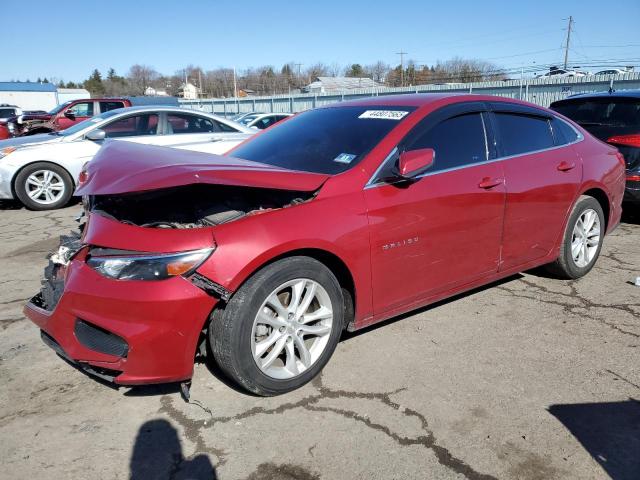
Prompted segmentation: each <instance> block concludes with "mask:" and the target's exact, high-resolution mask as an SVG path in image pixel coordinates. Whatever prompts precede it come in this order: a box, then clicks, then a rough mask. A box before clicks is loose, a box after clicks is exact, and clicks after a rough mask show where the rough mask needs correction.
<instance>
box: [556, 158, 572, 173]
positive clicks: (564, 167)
mask: <svg viewBox="0 0 640 480" xmlns="http://www.w3.org/2000/svg"><path fill="white" fill-rule="evenodd" d="M556 168H557V169H558V170H560V171H561V172H568V171H569V170H573V169H574V168H576V164H575V163H573V162H572V163H568V162H564V161H563V162H560V163H559V164H558V166H557V167H556Z"/></svg>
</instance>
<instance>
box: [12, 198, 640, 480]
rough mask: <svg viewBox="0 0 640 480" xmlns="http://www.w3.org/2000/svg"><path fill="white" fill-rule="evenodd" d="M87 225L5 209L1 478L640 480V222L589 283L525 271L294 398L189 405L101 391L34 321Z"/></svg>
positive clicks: (352, 355)
mask: <svg viewBox="0 0 640 480" xmlns="http://www.w3.org/2000/svg"><path fill="white" fill-rule="evenodd" d="M78 211H79V207H78V206H73V207H69V208H66V209H64V210H59V211H54V212H28V211H26V210H24V209H19V208H14V207H12V206H10V205H6V204H2V205H0V239H1V241H0V258H1V262H0V285H2V288H1V290H0V381H1V383H0V385H1V388H0V439H1V440H0V460H1V465H2V468H1V469H0V478H11V479H31V478H65V479H67V478H69V479H75V478H78V479H84V478H96V479H124V478H129V477H131V478H134V479H147V478H175V479H184V478H218V479H254V480H255V479H272V478H273V479H287V480H290V479H304V480H310V479H317V478H322V479H356V478H357V479H391V478H393V479H413V478H421V479H454V478H455V479H464V478H467V479H471V480H475V479H491V478H500V479H524V480H535V479H541V480H542V479H596V478H598V479H599V478H613V479H616V480H631V479H636V480H637V479H638V478H640V287H636V286H634V285H633V284H632V281H633V279H634V278H635V277H636V276H640V241H639V240H640V215H638V216H636V217H635V218H633V217H627V218H626V223H623V224H622V225H621V226H620V227H619V228H618V229H617V230H616V231H615V232H614V234H613V235H611V236H610V237H608V238H607V239H606V241H605V245H604V249H603V252H602V256H601V258H600V260H599V262H598V264H597V265H596V267H595V269H594V270H593V271H592V272H591V273H590V274H589V275H588V276H587V277H585V278H584V279H582V280H579V281H560V280H554V279H550V278H546V277H544V276H541V275H540V274H536V273H525V274H523V275H519V276H515V277H511V278H509V279H507V280H506V281H503V282H500V283H499V284H494V285H491V286H489V287H487V288H483V289H480V290H477V291H474V292H472V293H471V294H467V295H463V296H461V297H458V298H455V299H453V300H450V301H447V302H442V303H439V304H437V305H435V306H432V307H430V308H427V309H423V310H420V311H417V312H414V313H412V314H410V315H406V316H404V317H403V318H402V319H399V320H395V321H391V322H386V323H385V324H383V325H381V326H378V327H375V328H372V329H368V330H367V331H365V332H362V333H359V334H356V335H351V336H348V337H346V338H345V339H344V340H343V341H342V342H341V343H340V345H339V346H338V348H337V351H336V353H335V355H334V357H333V359H332V360H331V361H330V362H329V365H328V366H327V367H326V368H325V370H324V372H323V373H322V375H321V376H320V377H319V378H318V379H316V381H314V382H313V384H311V385H308V386H306V387H305V388H303V389H301V390H298V391H296V392H293V393H291V394H288V395H285V396H282V397H277V398H268V399H264V398H258V397H253V396H249V395H246V394H244V393H241V392H238V391H236V390H234V389H233V388H231V387H230V386H229V385H227V384H225V383H224V381H223V380H221V379H220V377H219V376H216V375H214V374H212V372H211V371H210V368H209V366H208V365H206V364H199V365H197V366H196V369H195V375H194V379H193V386H192V390H191V394H192V403H190V404H188V403H186V402H184V401H183V400H182V399H181V396H180V394H179V392H178V390H177V388H176V386H174V385H169V386H156V387H145V388H138V389H128V388H121V389H120V390H115V389H112V388H110V387H108V386H106V385H104V384H102V383H99V382H97V381H96V380H94V379H92V378H90V377H88V376H86V375H85V374H83V373H81V372H79V371H77V370H75V369H74V368H72V367H71V366H69V365H67V364H66V363H65V362H63V361H62V360H61V359H59V358H58V357H56V355H55V354H54V353H53V351H51V350H50V349H49V348H47V347H46V346H45V345H44V344H42V343H41V341H40V338H39V333H38V331H37V329H36V327H35V326H34V325H32V324H31V323H30V322H29V321H27V320H26V319H25V318H24V316H23V314H22V306H23V304H24V302H25V301H26V300H27V299H28V298H29V297H30V296H32V295H33V294H34V293H35V292H37V290H38V288H39V279H40V277H41V274H42V269H43V267H44V266H45V263H46V261H45V259H44V256H45V254H46V253H47V252H48V251H50V250H52V249H54V248H55V247H56V246H57V237H58V235H60V234H64V233H67V232H68V231H69V229H70V228H73V226H74V225H75V222H74V221H73V217H74V216H75V215H76V213H77V212H78ZM213 373H215V372H213Z"/></svg>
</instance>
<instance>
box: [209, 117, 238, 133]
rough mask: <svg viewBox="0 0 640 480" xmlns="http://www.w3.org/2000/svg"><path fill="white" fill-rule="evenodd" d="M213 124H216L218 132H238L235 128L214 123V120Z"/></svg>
mask: <svg viewBox="0 0 640 480" xmlns="http://www.w3.org/2000/svg"><path fill="white" fill-rule="evenodd" d="M214 123H215V124H216V126H217V127H218V131H220V132H237V131H238V130H236V129H235V128H233V127H230V126H229V125H227V124H226V123H222V122H216V121H215V120H214Z"/></svg>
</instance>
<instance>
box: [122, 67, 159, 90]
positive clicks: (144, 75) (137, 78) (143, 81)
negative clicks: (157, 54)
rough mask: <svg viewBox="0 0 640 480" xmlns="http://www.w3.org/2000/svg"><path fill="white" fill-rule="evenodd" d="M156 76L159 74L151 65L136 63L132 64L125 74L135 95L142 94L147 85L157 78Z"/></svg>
mask: <svg viewBox="0 0 640 480" xmlns="http://www.w3.org/2000/svg"><path fill="white" fill-rule="evenodd" d="M158 77H159V74H158V72H156V71H155V70H154V68H153V67H149V66H147V65H138V64H136V65H133V66H132V67H131V68H130V69H129V74H128V75H127V78H128V80H129V84H130V85H131V87H132V88H133V92H134V93H135V94H136V95H144V93H145V91H146V90H147V87H150V86H151V84H152V82H153V81H155V80H157V79H158Z"/></svg>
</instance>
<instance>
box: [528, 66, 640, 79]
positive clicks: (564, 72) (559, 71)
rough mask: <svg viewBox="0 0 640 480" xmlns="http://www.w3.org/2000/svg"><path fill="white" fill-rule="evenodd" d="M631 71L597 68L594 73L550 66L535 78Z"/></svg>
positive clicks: (584, 75) (620, 73)
mask: <svg viewBox="0 0 640 480" xmlns="http://www.w3.org/2000/svg"><path fill="white" fill-rule="evenodd" d="M632 71H633V70H623V69H621V68H608V69H606V70H599V71H597V72H595V73H591V72H585V71H583V70H577V69H567V68H557V67H552V68H551V69H550V70H549V71H548V72H547V73H543V74H541V75H536V78H548V77H552V78H563V77H587V76H589V75H623V74H625V73H630V72H632Z"/></svg>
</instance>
